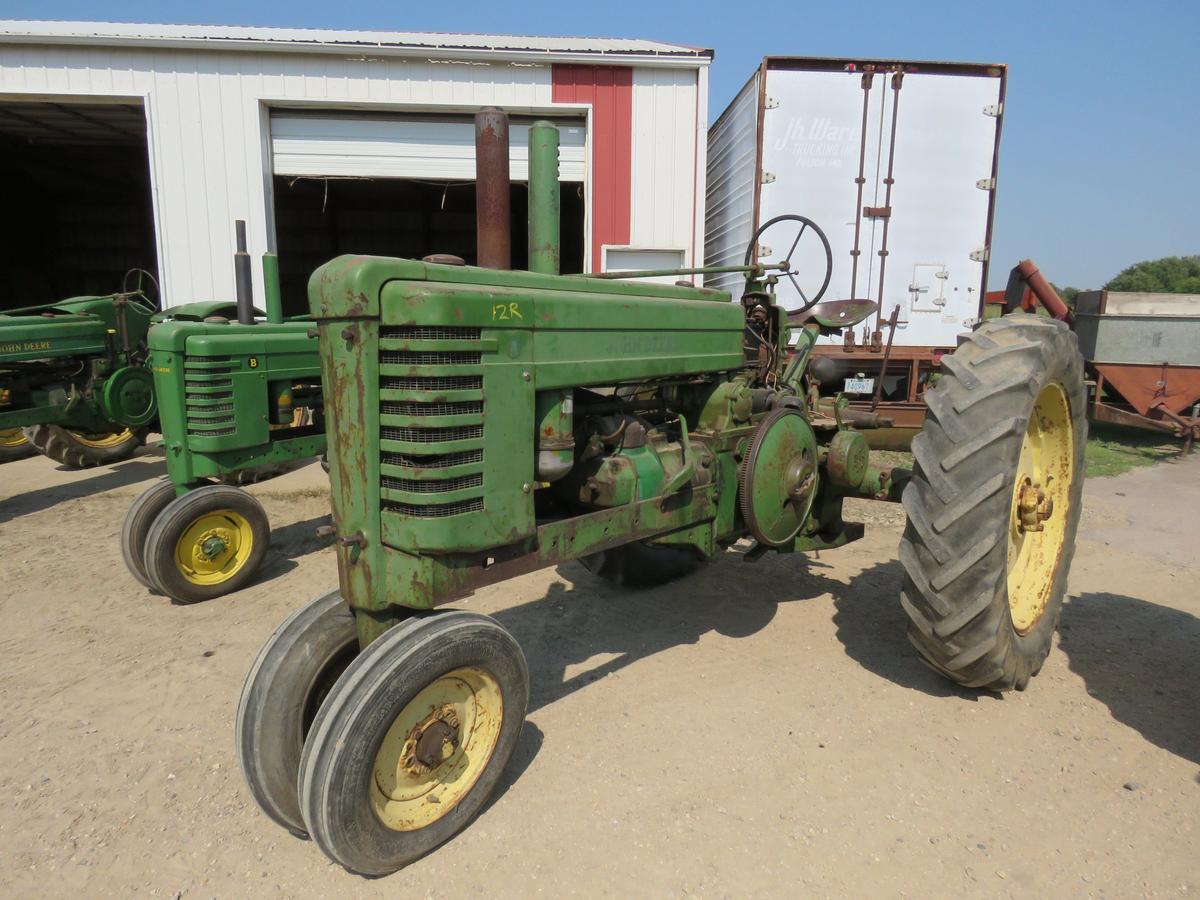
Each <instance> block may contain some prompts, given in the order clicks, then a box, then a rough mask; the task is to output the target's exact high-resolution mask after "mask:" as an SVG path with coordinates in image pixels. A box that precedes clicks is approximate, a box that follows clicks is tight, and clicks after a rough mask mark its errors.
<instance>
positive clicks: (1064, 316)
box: [1005, 259, 1074, 325]
mask: <svg viewBox="0 0 1200 900" xmlns="http://www.w3.org/2000/svg"><path fill="white" fill-rule="evenodd" d="M1013 272H1015V273H1019V275H1020V277H1021V278H1023V279H1025V283H1026V284H1027V285H1029V290H1031V291H1032V292H1033V296H1035V297H1037V298H1038V301H1039V302H1040V303H1041V304H1042V306H1044V307H1045V308H1046V312H1048V313H1050V315H1051V316H1053V317H1054V318H1056V319H1058V320H1059V321H1060V322H1066V323H1067V324H1068V325H1071V324H1073V322H1074V316H1072V315H1071V310H1070V309H1068V308H1067V304H1065V303H1063V301H1062V298H1061V297H1059V296H1058V292H1057V291H1055V290H1054V288H1052V287H1051V286H1050V282H1048V281H1047V280H1046V277H1045V276H1044V275H1043V274H1042V273H1041V271H1040V270H1039V269H1038V267H1037V266H1035V265H1034V264H1033V260H1032V259H1023V260H1021V261H1020V262H1019V263H1017V266H1016V268H1015V269H1013ZM1005 299H1007V297H1006V298H1005Z"/></svg>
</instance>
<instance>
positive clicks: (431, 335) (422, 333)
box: [379, 325, 482, 341]
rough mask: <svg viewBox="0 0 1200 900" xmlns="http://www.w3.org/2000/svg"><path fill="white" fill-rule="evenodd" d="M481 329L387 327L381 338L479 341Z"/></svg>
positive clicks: (437, 326) (425, 326)
mask: <svg viewBox="0 0 1200 900" xmlns="http://www.w3.org/2000/svg"><path fill="white" fill-rule="evenodd" d="M481 331H482V329H480V328H459V327H457V326H450V325H385V326H383V328H381V329H380V330H379V336H380V337H381V338H384V339H385V340H403V341H477V340H479V338H480V332H481Z"/></svg>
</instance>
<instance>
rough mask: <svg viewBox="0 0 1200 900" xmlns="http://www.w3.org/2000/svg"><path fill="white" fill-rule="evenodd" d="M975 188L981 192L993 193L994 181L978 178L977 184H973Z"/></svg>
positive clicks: (993, 179)
mask: <svg viewBox="0 0 1200 900" xmlns="http://www.w3.org/2000/svg"><path fill="white" fill-rule="evenodd" d="M975 187H977V188H979V189H980V190H981V191H994V190H995V189H996V179H995V178H980V179H979V180H978V181H977V182H975Z"/></svg>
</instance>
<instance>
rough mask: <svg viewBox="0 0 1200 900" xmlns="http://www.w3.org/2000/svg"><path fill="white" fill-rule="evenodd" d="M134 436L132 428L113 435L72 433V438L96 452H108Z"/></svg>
mask: <svg viewBox="0 0 1200 900" xmlns="http://www.w3.org/2000/svg"><path fill="white" fill-rule="evenodd" d="M132 435H133V429H132V428H126V429H125V430H124V431H114V432H113V433H112V434H84V433H83V432H81V431H72V432H71V437H73V438H75V440H77V441H79V443H81V444H83V445H84V446H85V447H91V448H93V449H95V450H107V449H108V448H109V447H116V446H118V445H120V444H123V443H125V441H127V440H129V438H130V437H131V436H132Z"/></svg>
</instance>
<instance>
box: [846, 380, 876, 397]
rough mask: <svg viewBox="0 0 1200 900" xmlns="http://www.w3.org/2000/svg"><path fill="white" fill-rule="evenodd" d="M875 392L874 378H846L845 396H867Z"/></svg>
mask: <svg viewBox="0 0 1200 900" xmlns="http://www.w3.org/2000/svg"><path fill="white" fill-rule="evenodd" d="M874 390H875V379H874V378H847V379H846V389H845V392H846V393H847V394H869V393H871V392H872V391H874Z"/></svg>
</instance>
